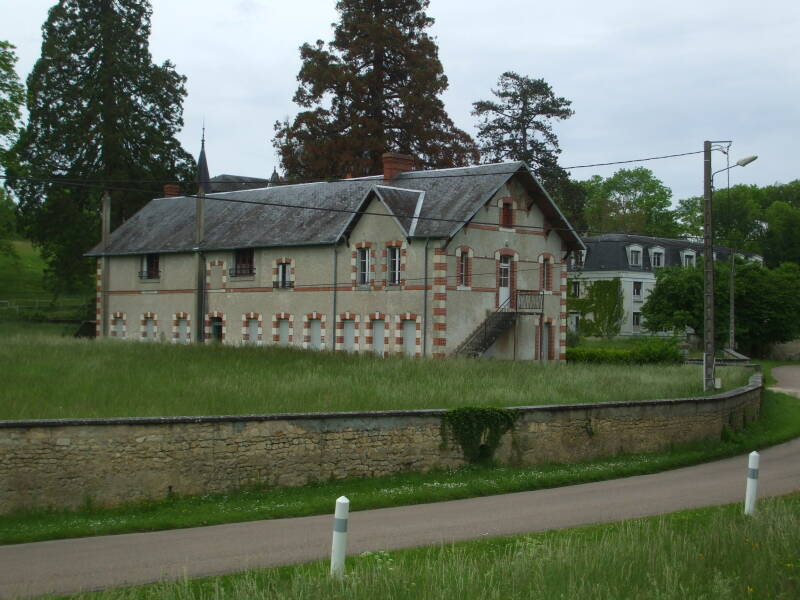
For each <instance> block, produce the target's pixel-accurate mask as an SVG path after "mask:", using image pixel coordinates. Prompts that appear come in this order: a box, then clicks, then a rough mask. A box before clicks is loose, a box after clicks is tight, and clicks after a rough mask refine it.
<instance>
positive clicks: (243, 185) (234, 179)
mask: <svg viewBox="0 0 800 600" xmlns="http://www.w3.org/2000/svg"><path fill="white" fill-rule="evenodd" d="M209 184H210V185H209V189H208V190H207V191H206V194H214V193H219V192H236V191H239V190H254V189H258V188H264V187H267V186H268V185H269V184H270V181H268V180H266V179H263V178H261V177H246V176H244V175H216V176H214V177H212V178H211V179H210V180H209Z"/></svg>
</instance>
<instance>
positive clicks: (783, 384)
mask: <svg viewBox="0 0 800 600" xmlns="http://www.w3.org/2000/svg"><path fill="white" fill-rule="evenodd" d="M772 376H773V377H774V378H775V379H776V380H777V381H778V385H776V386H774V387H772V388H770V389H773V390H775V391H776V392H783V393H784V394H789V395H790V396H795V397H797V398H800V367H797V366H794V365H787V366H784V367H775V368H774V369H772Z"/></svg>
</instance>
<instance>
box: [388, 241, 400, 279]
mask: <svg viewBox="0 0 800 600" xmlns="http://www.w3.org/2000/svg"><path fill="white" fill-rule="evenodd" d="M389 285H400V248H398V247H397V246H392V247H391V248H389Z"/></svg>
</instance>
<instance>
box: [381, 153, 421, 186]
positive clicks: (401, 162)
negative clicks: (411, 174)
mask: <svg viewBox="0 0 800 600" xmlns="http://www.w3.org/2000/svg"><path fill="white" fill-rule="evenodd" d="M382 158H383V179H384V181H390V180H392V179H394V178H395V177H397V176H398V175H399V174H400V173H405V172H406V171H413V170H414V157H413V156H411V155H409V154H398V153H397V152H384V153H383V156H382Z"/></svg>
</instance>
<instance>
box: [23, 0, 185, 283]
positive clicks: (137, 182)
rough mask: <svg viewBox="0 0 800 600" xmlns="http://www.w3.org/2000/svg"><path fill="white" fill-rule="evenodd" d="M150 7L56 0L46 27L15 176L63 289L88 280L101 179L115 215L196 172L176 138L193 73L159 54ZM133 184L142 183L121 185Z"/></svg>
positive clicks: (27, 220) (32, 230) (139, 0)
mask: <svg viewBox="0 0 800 600" xmlns="http://www.w3.org/2000/svg"><path fill="white" fill-rule="evenodd" d="M151 12H152V10H151V8H150V3H149V2H147V1H146V0H60V1H59V2H58V3H57V4H56V5H55V6H53V7H52V8H51V9H50V12H49V13H48V17H47V21H46V22H45V24H44V26H43V42H42V54H41V58H39V60H38V61H37V62H36V65H35V66H34V68H33V72H32V73H31V74H30V76H29V77H28V98H27V108H28V112H29V115H30V117H29V121H28V124H27V126H26V127H25V129H24V130H23V131H22V133H21V135H20V138H19V141H18V143H17V144H16V146H15V148H14V152H15V154H16V159H17V160H18V164H17V165H16V166H15V167H14V169H13V170H12V171H13V172H12V176H13V177H12V179H11V185H12V186H13V189H14V191H15V192H16V194H17V197H18V198H19V203H20V212H21V222H22V225H23V226H24V227H25V231H26V233H27V235H28V236H29V237H30V238H31V239H32V241H33V242H34V243H36V244H37V245H38V246H39V247H40V249H41V251H42V255H43V257H44V258H45V260H46V261H47V263H48V270H47V279H48V282H49V283H50V284H51V286H52V287H53V288H54V289H55V290H60V291H79V290H86V289H88V288H89V283H90V277H89V275H90V273H91V271H92V269H91V265H90V261H87V260H86V259H84V258H83V257H82V254H83V253H84V252H86V251H87V250H88V249H90V248H91V247H92V246H93V245H94V244H95V243H96V242H97V241H98V239H99V206H100V197H101V194H102V192H103V189H104V188H108V189H110V190H111V194H112V206H113V213H112V224H118V223H119V222H121V221H122V220H123V219H124V218H126V217H127V216H130V215H131V214H132V213H133V212H135V211H136V210H137V209H138V208H140V207H141V206H142V205H143V204H144V203H145V202H146V201H148V200H149V199H150V198H152V197H153V196H155V195H158V194H160V191H161V186H162V185H163V183H164V182H166V181H170V180H171V181H179V182H180V181H184V182H186V181H191V179H192V176H193V172H194V160H193V159H192V157H191V155H189V154H188V153H187V152H186V151H185V150H184V149H183V148H182V147H181V146H180V144H179V142H178V141H177V140H176V139H175V134H176V133H177V132H178V131H179V130H180V128H181V127H182V126H183V117H182V114H183V109H182V103H183V98H184V96H185V95H186V90H185V87H184V84H185V81H186V79H185V77H183V76H182V75H179V74H178V73H176V72H175V69H174V67H173V65H172V64H171V63H170V62H169V61H167V62H164V63H163V64H162V65H156V64H154V63H153V62H152V58H151V55H150V51H149V36H150V16H151ZM126 187H127V188H129V189H130V188H136V189H138V190H141V191H139V192H130V191H125V192H121V191H116V190H115V188H126Z"/></svg>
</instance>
